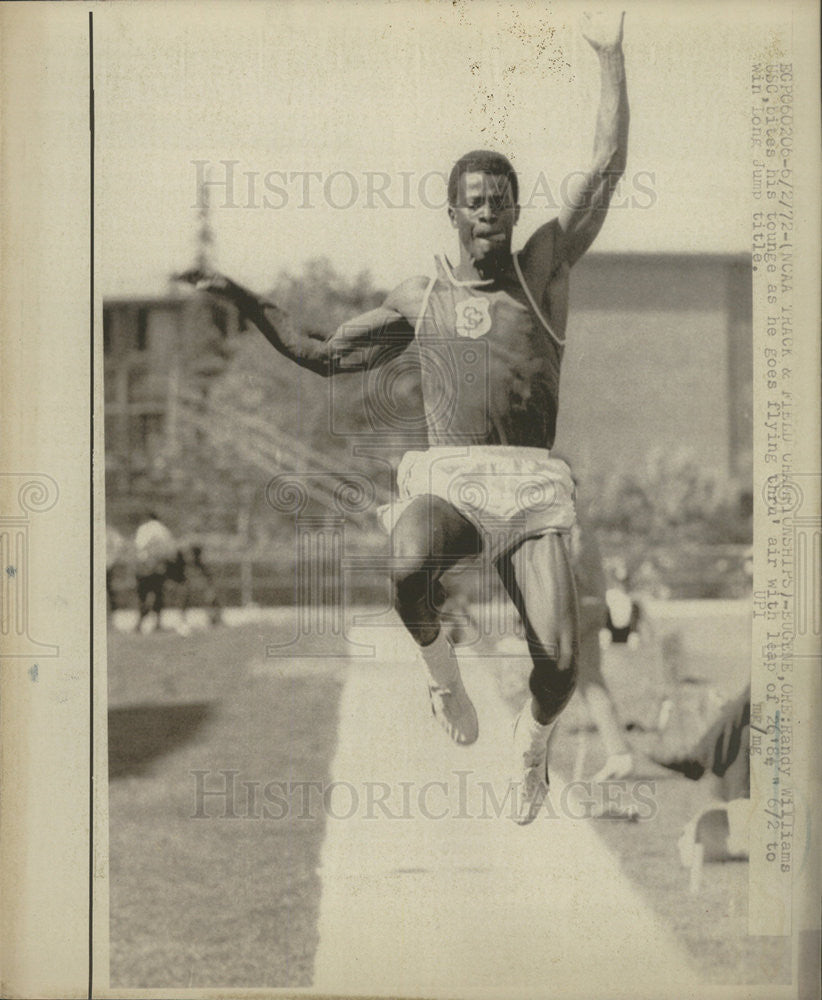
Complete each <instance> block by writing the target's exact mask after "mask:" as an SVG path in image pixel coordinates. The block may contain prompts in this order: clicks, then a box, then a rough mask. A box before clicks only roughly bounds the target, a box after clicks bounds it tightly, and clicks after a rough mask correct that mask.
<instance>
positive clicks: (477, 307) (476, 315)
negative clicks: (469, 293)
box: [456, 297, 491, 340]
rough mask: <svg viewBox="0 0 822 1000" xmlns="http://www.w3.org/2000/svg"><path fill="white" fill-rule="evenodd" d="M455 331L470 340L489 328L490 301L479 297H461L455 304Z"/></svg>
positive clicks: (486, 331)
mask: <svg viewBox="0 0 822 1000" xmlns="http://www.w3.org/2000/svg"><path fill="white" fill-rule="evenodd" d="M456 313H457V324H456V328H457V333H458V334H459V335H460V337H471V339H472V340H474V339H476V338H477V337H481V336H482V335H483V334H485V333H488V331H489V330H490V329H491V303H490V302H489V301H488V299H484V298H481V297H476V298H473V297H472V298H470V299H463V300H462V301H461V302H458V303H457V305H456Z"/></svg>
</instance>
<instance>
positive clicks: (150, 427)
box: [129, 413, 164, 468]
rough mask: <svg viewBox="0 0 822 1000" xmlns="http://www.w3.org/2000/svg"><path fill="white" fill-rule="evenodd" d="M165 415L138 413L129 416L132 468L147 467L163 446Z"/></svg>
mask: <svg viewBox="0 0 822 1000" xmlns="http://www.w3.org/2000/svg"><path fill="white" fill-rule="evenodd" d="M163 423H164V421H163V415H162V414H161V413H136V414H133V415H132V416H130V417H129V453H130V454H129V457H130V464H131V466H132V468H145V467H146V466H147V465H150V464H151V462H152V461H153V459H154V458H156V456H157V454H158V453H159V451H160V449H161V448H162V446H163Z"/></svg>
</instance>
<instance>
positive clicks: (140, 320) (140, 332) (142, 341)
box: [137, 309, 148, 351]
mask: <svg viewBox="0 0 822 1000" xmlns="http://www.w3.org/2000/svg"><path fill="white" fill-rule="evenodd" d="M137 350H138V351H147V350H148V309H138V310H137Z"/></svg>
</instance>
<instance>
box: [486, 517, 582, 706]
mask: <svg viewBox="0 0 822 1000" xmlns="http://www.w3.org/2000/svg"><path fill="white" fill-rule="evenodd" d="M497 571H498V572H499V574H500V577H501V578H502V582H503V585H504V587H505V589H506V590H507V592H508V594H509V596H510V597H511V600H512V601H513V602H514V605H515V607H516V609H517V611H518V612H519V614H520V617H521V618H522V623H523V626H524V628H525V637H526V641H527V643H528V649H529V652H530V654H531V660H532V662H533V669H532V671H531V677H530V680H529V687H530V689H531V695H532V698H531V713H532V715H533V717H534V719H535V720H536V721H537V722H539V723H540V724H541V725H543V726H544V725H547V724H548V723H550V722H553V720H554V719H555V718H556V717H557V716H558V715H559V713H560V712H561V711H562V709H563V708H565V706H566V705H567V704H568V701H569V699H570V697H571V695H572V694H573V693H574V686H575V684H576V678H577V661H578V655H579V621H578V613H577V599H576V588H575V585H574V577H573V573H572V572H571V565H570V562H569V560H568V553H567V551H566V548H565V544H564V542H563V540H562V536H561V535H559V534H556V533H554V532H548V533H546V534H544V535H541V536H540V537H538V538H529V539H526V540H525V541H524V542H522V543H521V544H520V545H519V546H518V547H517V548H516V549H514V550H513V551H511V552H508V553H506V554H505V555H503V556H502V557H501V558H500V559H499V560H498V561H497Z"/></svg>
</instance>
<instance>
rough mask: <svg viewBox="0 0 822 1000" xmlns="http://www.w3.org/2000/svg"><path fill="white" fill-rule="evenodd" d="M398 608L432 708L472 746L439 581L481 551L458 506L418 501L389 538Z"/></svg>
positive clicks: (469, 714)
mask: <svg viewBox="0 0 822 1000" xmlns="http://www.w3.org/2000/svg"><path fill="white" fill-rule="evenodd" d="M391 542H392V559H393V566H392V581H393V586H394V606H395V608H396V610H397V613H398V614H399V616H400V618H401V619H402V622H403V624H404V625H405V627H406V628H407V629H408V631H409V633H410V634H411V636H412V637H413V639H414V641H415V642H416V643H417V646H418V647H419V652H420V657H421V659H422V661H423V663H424V665H425V668H426V677H427V682H428V692H429V696H430V698H431V709H432V711H433V713H434V716H435V717H436V718H437V720H438V721H439V723H440V725H441V726H442V727H443V729H445V731H446V732H447V733H448V735H449V736H450V737H451V739H453V740H454V741H455V742H456V743H462V744H467V743H473V742H474V741H475V740H476V738H477V734H478V725H477V713H476V711H475V710H474V706H473V705H472V704H471V700H470V698H469V697H468V694H467V693H466V691H465V688H464V686H463V684H462V678H461V677H460V672H459V665H458V663H457V660H456V657H455V656H454V655H453V647H452V644H451V642H450V640H449V637H448V635H447V634H446V630H445V629H442V628H441V627H440V615H439V610H440V608H441V606H442V603H443V601H444V599H445V596H446V595H445V591H444V588H443V586H442V583H441V577H442V575H443V573H445V572H446V571H447V570H448V569H450V568H451V567H452V566H453V565H454V564H455V563H457V562H459V560H460V559H464V558H466V557H468V556H471V555H476V554H477V553H478V552H479V551H480V550H481V547H482V542H481V540H480V537H479V534H478V532H477V530H476V528H475V527H474V526H473V525H472V524H471V523H470V522H469V521H467V520H466V519H465V518H464V517H463V516H462V515H461V514H460V513H459V512H458V511H457V510H456V509H455V508H454V507H452V506H451V505H450V504H448V503H446V502H445V501H444V500H441V499H439V498H438V497H434V496H420V497H416V498H415V499H414V500H413V501H412V502H411V503H410V504H409V505H408V507H406V508H405V510H404V511H403V513H402V514H401V516H400V517H399V518H398V520H397V523H396V525H395V527H394V530H393V531H392V533H391Z"/></svg>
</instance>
